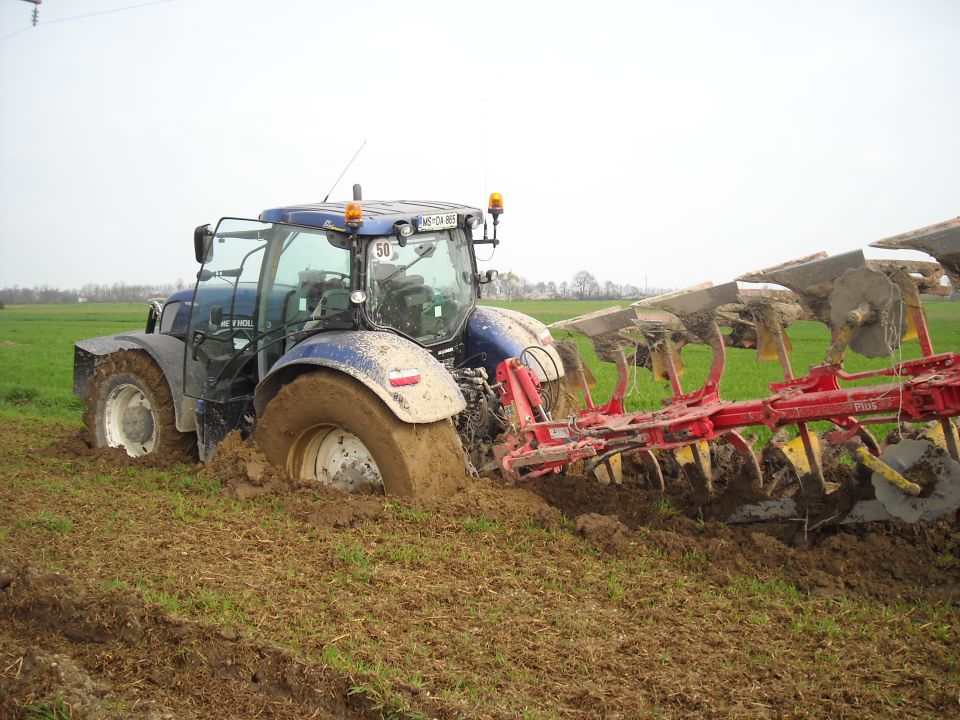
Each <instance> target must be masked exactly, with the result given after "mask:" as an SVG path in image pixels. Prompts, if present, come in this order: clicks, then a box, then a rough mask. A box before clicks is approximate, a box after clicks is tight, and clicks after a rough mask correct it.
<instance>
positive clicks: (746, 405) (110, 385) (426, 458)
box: [74, 187, 960, 528]
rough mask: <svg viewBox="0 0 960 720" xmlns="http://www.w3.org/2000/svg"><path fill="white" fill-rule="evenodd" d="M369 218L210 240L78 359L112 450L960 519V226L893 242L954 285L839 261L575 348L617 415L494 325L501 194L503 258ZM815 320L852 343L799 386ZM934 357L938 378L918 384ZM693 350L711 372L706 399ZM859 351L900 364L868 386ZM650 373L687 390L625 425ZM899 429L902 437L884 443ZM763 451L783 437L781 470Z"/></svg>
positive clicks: (764, 513) (574, 363) (884, 264)
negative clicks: (743, 392)
mask: <svg viewBox="0 0 960 720" xmlns="http://www.w3.org/2000/svg"><path fill="white" fill-rule="evenodd" d="M354 197H355V200H354V201H352V202H347V203H319V204H315V205H298V206H289V207H283V208H276V209H272V210H267V211H265V212H263V213H261V215H260V217H259V219H258V220H243V219H235V218H224V219H222V220H221V221H220V222H219V224H218V225H217V227H216V229H215V230H213V231H211V230H210V228H209V226H202V227H200V228H197V230H196V232H195V235H194V249H195V254H196V258H197V261H198V262H199V263H201V269H200V271H199V273H198V275H197V278H198V279H197V285H196V287H195V289H194V290H193V291H182V292H179V293H175V294H174V295H172V296H170V297H169V298H167V299H166V300H164V301H155V302H153V303H152V305H151V309H150V312H149V315H148V320H147V326H146V329H145V331H143V332H138V333H129V334H124V335H115V336H108V337H102V338H95V339H92V340H86V341H82V342H78V343H77V344H76V349H75V375H74V390H75V392H76V393H77V394H78V395H80V396H81V397H84V398H86V400H87V406H88V410H87V413H86V416H85V420H86V423H87V426H88V428H89V431H90V434H91V435H92V439H93V441H94V443H95V444H97V445H98V446H120V447H123V448H124V449H125V450H126V451H127V453H128V454H130V455H132V456H140V455H148V454H151V453H167V452H171V451H174V452H189V451H191V450H195V451H196V452H198V454H199V456H200V458H201V459H202V460H206V459H208V458H210V457H211V455H212V454H213V452H214V451H215V449H216V448H217V446H218V445H219V444H220V443H221V441H222V440H223V439H224V438H225V437H226V435H227V434H228V433H229V432H231V431H232V430H235V429H239V430H240V431H241V432H242V433H243V434H244V435H250V434H255V437H256V439H257V441H258V442H259V444H260V446H261V448H262V449H263V451H264V453H265V454H266V455H267V457H268V459H269V460H271V461H272V462H274V463H275V464H277V465H279V466H280V467H282V468H284V469H285V471H286V473H287V475H288V476H289V477H290V478H291V479H292V480H294V481H305V482H320V483H325V484H329V485H333V486H336V487H339V488H341V489H344V490H347V491H351V492H386V493H391V494H410V495H421V494H434V493H444V492H449V491H451V490H452V489H453V488H455V487H456V486H457V485H458V484H459V483H460V482H461V481H462V480H463V478H464V474H465V471H467V473H469V474H475V473H477V472H478V471H487V472H495V473H498V474H500V475H501V476H503V477H504V478H506V479H507V480H508V481H511V482H522V481H523V480H524V479H526V478H534V477H544V478H545V480H547V481H548V480H549V478H548V476H549V475H551V474H553V473H560V472H564V471H567V470H569V469H570V468H571V466H572V465H574V464H582V465H583V468H581V469H582V470H584V471H585V472H583V473H582V474H583V476H584V478H585V479H584V482H598V478H599V481H604V482H620V481H621V479H622V477H623V468H624V467H627V468H630V469H631V470H632V471H633V475H634V476H635V478H636V481H637V482H642V483H644V484H645V485H646V486H647V489H648V491H649V492H650V494H651V496H652V497H657V496H659V495H661V494H663V493H668V494H669V493H675V492H681V493H684V494H685V496H686V497H687V498H689V499H690V500H691V501H692V507H694V508H695V509H696V510H698V511H699V512H701V513H703V514H704V515H709V516H711V517H717V518H719V519H721V520H724V521H726V522H757V521H763V520H782V519H791V520H801V521H803V522H804V523H805V526H806V527H808V528H816V527H819V526H824V525H829V524H839V523H858V522H871V521H881V520H890V519H894V518H897V519H901V520H905V521H908V522H925V523H930V522H935V521H937V520H939V519H941V518H944V517H946V516H948V515H951V514H953V513H955V512H956V511H957V509H958V508H960V449H958V446H960V439H958V435H957V430H956V427H955V425H954V423H953V418H955V417H956V416H957V415H960V354H956V353H952V352H947V353H936V352H935V351H934V348H933V341H932V339H931V337H930V334H929V331H928V327H927V323H926V318H925V315H924V311H923V308H922V305H921V301H920V296H921V294H943V293H945V292H949V288H947V287H946V286H944V285H942V283H941V280H942V277H943V275H944V273H946V274H947V275H948V276H949V277H950V279H951V281H952V283H953V285H954V287H960V285H958V283H960V219H957V220H952V221H948V222H945V223H941V224H939V225H933V226H930V227H926V228H921V229H920V230H916V231H913V232H910V233H905V234H903V235H899V236H896V237H893V238H889V239H887V240H882V241H879V242H877V243H874V246H876V247H883V248H891V249H913V250H921V251H924V252H926V253H927V254H929V255H931V256H933V257H934V258H935V259H936V260H937V262H928V261H916V260H873V259H870V260H868V259H866V258H865V257H864V255H863V253H862V252H861V251H855V252H851V253H846V254H843V255H838V256H834V257H827V256H826V255H825V254H823V253H820V254H817V255H812V256H808V257H804V258H800V259H798V260H794V261H791V262H787V263H783V264H781V265H778V266H776V267H772V268H767V269H764V270H760V271H757V272H753V273H749V274H747V275H744V276H742V277H740V278H738V280H739V281H740V282H741V283H744V284H754V285H756V284H759V285H760V287H757V288H755V289H749V288H748V287H744V286H741V284H739V283H738V282H737V281H734V282H730V283H726V284H723V285H719V286H713V285H711V284H709V283H707V284H704V285H700V286H697V287H695V288H690V289H687V290H682V291H678V292H674V293H668V294H665V295H661V296H658V297H653V298H647V299H644V300H641V301H639V302H637V303H634V304H633V305H631V306H630V307H627V308H625V309H622V308H619V307H617V308H612V309H610V310H605V311H601V312H599V313H593V314H590V315H585V316H581V317H578V318H573V319H570V320H565V321H562V322H560V323H556V324H555V326H554V328H555V329H557V330H561V331H566V332H569V333H579V334H582V335H585V336H586V337H588V338H589V339H590V341H591V342H592V343H593V345H594V348H595V349H596V351H597V356H598V358H599V359H600V360H601V361H605V362H610V363H613V364H614V365H615V366H616V369H617V381H616V386H615V389H614V391H613V394H612V396H611V397H610V398H609V399H608V400H606V401H605V402H602V403H598V402H596V401H595V399H594V398H593V397H592V388H591V383H590V382H589V375H590V373H589V370H587V369H586V368H584V366H583V363H582V362H581V360H580V357H579V355H578V353H577V352H576V349H575V344H574V343H573V342H572V341H569V340H565V341H563V342H556V341H555V340H554V338H553V337H552V334H551V332H550V329H548V328H547V327H546V326H544V325H543V324H542V323H540V322H538V321H537V320H534V319H533V318H530V317H527V316H525V315H522V314H520V313H516V312H512V311H509V310H505V309H498V308H492V307H484V306H479V305H477V304H476V300H477V298H478V297H479V296H480V286H481V285H482V284H483V283H485V282H489V281H490V280H491V279H492V277H493V275H492V272H493V271H488V272H487V273H485V274H481V273H480V272H478V269H477V262H476V255H475V252H474V250H475V246H476V245H479V244H484V243H490V244H494V245H496V244H497V243H498V240H497V238H496V229H497V224H498V221H499V215H500V213H501V212H502V210H503V205H502V199H501V198H500V196H499V195H496V194H494V195H492V196H491V199H490V205H489V208H488V212H489V214H490V215H491V216H492V218H493V236H492V238H490V237H489V236H488V232H487V223H486V221H485V219H484V215H483V213H482V212H481V211H480V210H478V209H476V208H472V207H467V206H462V205H455V204H450V203H440V202H409V201H392V202H364V203H361V201H360V193H359V188H358V187H355V190H354ZM481 224H482V225H483V234H482V237H480V238H477V239H475V238H474V233H475V231H478V230H479V228H480V226H481ZM770 286H775V287H774V288H771V287H770ZM799 319H806V320H814V321H819V322H822V323H824V324H826V325H827V326H828V327H829V329H830V332H831V343H830V345H829V347H827V348H825V351H824V360H823V362H822V363H820V364H817V365H815V366H813V367H811V368H809V370H808V372H807V373H806V374H805V375H803V376H800V377H797V376H796V375H795V374H794V369H793V365H792V363H791V359H790V352H791V345H790V341H789V338H788V334H787V329H788V327H789V326H790V325H791V324H792V323H793V322H795V321H797V320H799ZM911 339H916V340H917V341H918V343H919V347H920V357H919V358H917V359H913V360H906V361H898V360H897V359H896V352H895V351H896V350H897V349H898V348H899V347H900V345H901V343H902V342H903V341H905V340H911ZM686 344H703V345H706V346H708V347H709V348H710V352H711V357H712V362H711V366H710V369H709V372H708V374H707V378H706V380H705V382H704V384H703V386H702V387H700V388H698V389H695V390H690V389H684V388H683V385H682V381H681V376H682V374H683V362H682V359H681V354H680V348H682V347H683V346H684V345H686ZM731 349H741V350H750V351H753V352H756V354H757V359H758V360H761V361H773V362H777V363H779V365H780V369H781V371H782V374H783V380H782V381H780V382H776V383H773V384H772V385H770V391H769V394H768V395H766V396H765V397H762V398H758V399H755V400H738V401H730V400H724V399H722V397H721V395H720V382H721V379H722V377H723V375H724V370H725V365H726V356H727V351H728V350H731ZM851 351H852V352H856V353H860V354H862V355H865V356H866V357H889V358H891V361H890V363H889V365H888V366H887V367H885V368H883V369H879V370H869V371H864V372H847V371H845V370H844V358H845V356H846V354H847V353H848V352H851ZM641 368H646V369H647V370H649V371H650V372H651V373H652V376H653V378H652V379H653V380H654V381H664V382H666V383H668V384H669V386H670V388H671V389H672V397H670V398H668V399H667V400H665V401H664V403H663V407H662V408H661V409H659V410H653V411H643V412H631V411H628V410H627V409H626V407H625V396H626V393H627V388H628V385H629V384H630V381H631V377H630V375H631V373H636V372H638V369H641ZM633 380H634V382H636V381H637V378H636V377H634V378H633ZM578 395H579V403H578V402H577V399H578V398H577V396H578ZM811 423H820V425H818V426H817V427H820V426H822V425H823V424H825V425H826V426H827V427H828V428H829V429H828V430H826V431H822V430H821V431H820V432H814V430H813V427H811ZM878 424H886V426H889V425H890V424H892V425H893V426H895V427H896V431H895V432H894V433H891V434H890V435H888V436H887V437H886V438H878V437H876V436H875V435H874V434H873V433H872V432H871V430H870V428H871V427H872V426H877V425H878ZM882 426H884V425H881V427H882ZM757 427H765V428H769V430H770V431H772V432H773V438H772V440H771V441H770V442H769V443H768V444H767V445H766V447H764V448H762V449H757V448H756V447H755V446H754V445H755V443H754V442H753V441H752V440H750V439H749V438H748V436H747V434H746V431H748V430H749V429H750V428H757Z"/></svg>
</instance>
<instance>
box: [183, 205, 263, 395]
mask: <svg viewBox="0 0 960 720" xmlns="http://www.w3.org/2000/svg"><path fill="white" fill-rule="evenodd" d="M273 228H274V226H273V225H272V224H271V223H263V222H259V221H257V220H240V219H236V218H224V219H222V220H221V221H220V223H219V224H218V225H217V229H216V232H215V233H214V234H213V238H212V241H211V242H210V244H209V249H208V250H207V254H206V257H205V258H204V262H203V265H202V266H201V268H200V272H199V273H197V286H196V290H195V291H194V295H193V303H192V306H191V311H190V322H189V331H188V334H187V343H186V357H185V359H184V393H185V394H186V395H189V396H191V397H195V398H201V399H204V400H211V401H215V402H226V401H228V400H230V399H233V398H238V397H244V396H248V395H251V394H252V393H253V388H254V387H255V385H256V362H255V355H256V346H257V336H258V333H259V328H258V322H257V305H258V302H259V292H258V288H259V287H260V282H261V274H262V269H263V262H264V257H265V254H266V251H267V247H268V245H269V243H270V239H271V237H272V235H273V233H274V230H273Z"/></svg>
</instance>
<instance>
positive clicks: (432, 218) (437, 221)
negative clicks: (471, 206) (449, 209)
mask: <svg viewBox="0 0 960 720" xmlns="http://www.w3.org/2000/svg"><path fill="white" fill-rule="evenodd" d="M456 226H457V214H456V213H439V214H437V215H420V216H418V217H417V230H419V231H420V232H425V231H428V230H449V229H450V228H455V227H456Z"/></svg>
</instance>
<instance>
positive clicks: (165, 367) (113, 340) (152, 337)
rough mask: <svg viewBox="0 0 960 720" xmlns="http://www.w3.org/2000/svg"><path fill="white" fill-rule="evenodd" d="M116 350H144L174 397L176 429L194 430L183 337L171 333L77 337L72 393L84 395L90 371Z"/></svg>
mask: <svg viewBox="0 0 960 720" xmlns="http://www.w3.org/2000/svg"><path fill="white" fill-rule="evenodd" d="M119 350H146V351H147V352H148V353H149V354H150V357H152V358H153V360H154V362H156V363H157V365H158V366H159V367H160V370H162V371H163V376H164V377H165V378H166V380H167V385H168V386H169V388H170V395H171V396H172V397H173V407H174V410H175V412H176V418H177V430H179V431H180V432H190V431H192V430H196V429H197V418H196V413H195V410H196V405H197V401H196V400H195V399H194V398H190V397H186V396H184V394H183V353H184V344H183V340H181V339H180V338H178V337H174V336H173V335H163V334H160V333H145V332H143V331H140V332H133V333H125V334H123V335H104V336H102V337H96V338H90V339H89V340H80V341H78V342H76V343H74V346H73V393H74V395H77V396H78V397H86V395H87V392H88V391H89V390H90V378H91V377H92V376H93V371H94V369H95V368H96V367H97V365H99V364H100V363H101V362H102V361H103V359H104V358H106V357H107V356H108V355H111V354H112V353H115V352H117V351H119Z"/></svg>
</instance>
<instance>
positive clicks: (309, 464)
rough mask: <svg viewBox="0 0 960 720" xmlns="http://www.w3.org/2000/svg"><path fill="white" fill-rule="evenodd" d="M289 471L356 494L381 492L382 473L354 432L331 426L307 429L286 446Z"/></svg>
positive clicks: (296, 475) (304, 478) (302, 478)
mask: <svg viewBox="0 0 960 720" xmlns="http://www.w3.org/2000/svg"><path fill="white" fill-rule="evenodd" d="M289 464H290V465H291V466H292V467H291V468H290V470H292V472H291V473H290V474H291V475H293V476H294V477H299V478H300V479H301V480H315V481H317V482H320V483H323V484H324V485H329V486H331V487H335V488H337V489H339V490H343V491H344V492H348V493H357V494H374V493H376V494H382V493H383V491H384V489H383V476H382V475H381V473H380V468H379V467H377V462H376V460H374V459H373V454H372V453H371V452H370V450H369V449H367V446H366V445H364V444H363V441H362V440H360V438H358V437H357V436H356V435H354V434H353V433H351V432H348V431H346V430H344V429H343V428H340V427H336V426H333V425H320V426H318V427H314V428H311V429H309V430H307V431H306V432H305V433H303V435H301V436H300V439H299V440H298V441H297V442H296V443H294V445H293V447H292V448H291V449H290V463H289Z"/></svg>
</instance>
